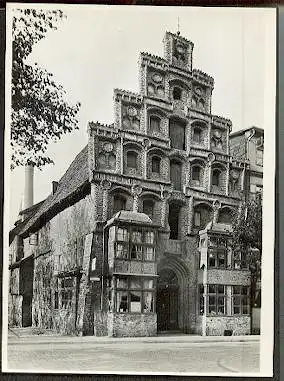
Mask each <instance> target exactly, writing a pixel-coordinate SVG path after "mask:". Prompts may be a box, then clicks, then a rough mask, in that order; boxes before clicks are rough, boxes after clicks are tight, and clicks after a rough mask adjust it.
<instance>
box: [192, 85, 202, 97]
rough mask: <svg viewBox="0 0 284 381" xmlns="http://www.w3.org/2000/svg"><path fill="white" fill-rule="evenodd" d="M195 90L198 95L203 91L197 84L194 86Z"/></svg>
mask: <svg viewBox="0 0 284 381" xmlns="http://www.w3.org/2000/svg"><path fill="white" fill-rule="evenodd" d="M194 92H195V93H196V94H197V95H201V94H202V93H203V91H202V89H201V87H199V86H197V87H195V88H194Z"/></svg>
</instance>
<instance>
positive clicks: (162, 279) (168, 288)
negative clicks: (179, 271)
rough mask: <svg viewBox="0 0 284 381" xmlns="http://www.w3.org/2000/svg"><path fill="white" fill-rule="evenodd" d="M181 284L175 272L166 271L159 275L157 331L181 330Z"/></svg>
mask: <svg viewBox="0 0 284 381" xmlns="http://www.w3.org/2000/svg"><path fill="white" fill-rule="evenodd" d="M178 310H179V284H178V278H177V276H176V274H175V272H174V271H173V270H170V269H164V270H162V271H161V273H160V274H159V278H158V285H157V329H158V331H173V330H178V329H179V322H178Z"/></svg>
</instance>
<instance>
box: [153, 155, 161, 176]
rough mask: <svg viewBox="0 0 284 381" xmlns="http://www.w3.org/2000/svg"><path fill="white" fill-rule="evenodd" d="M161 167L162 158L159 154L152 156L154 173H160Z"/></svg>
mask: <svg viewBox="0 0 284 381" xmlns="http://www.w3.org/2000/svg"><path fill="white" fill-rule="evenodd" d="M160 169H161V158H159V157H158V156H153V157H152V172H153V173H160Z"/></svg>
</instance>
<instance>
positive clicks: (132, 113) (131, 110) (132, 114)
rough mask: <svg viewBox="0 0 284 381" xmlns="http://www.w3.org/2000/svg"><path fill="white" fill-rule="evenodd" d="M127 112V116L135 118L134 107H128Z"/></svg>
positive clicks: (135, 111)
mask: <svg viewBox="0 0 284 381" xmlns="http://www.w3.org/2000/svg"><path fill="white" fill-rule="evenodd" d="M127 111H128V115H130V116H136V115H137V110H136V108H135V107H132V106H129V107H128V110H127Z"/></svg>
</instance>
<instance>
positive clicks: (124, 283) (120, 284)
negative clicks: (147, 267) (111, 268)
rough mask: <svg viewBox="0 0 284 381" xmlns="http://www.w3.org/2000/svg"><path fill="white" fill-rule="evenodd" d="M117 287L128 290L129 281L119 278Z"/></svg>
mask: <svg viewBox="0 0 284 381" xmlns="http://www.w3.org/2000/svg"><path fill="white" fill-rule="evenodd" d="M116 287H117V288H124V289H127V288H128V284H127V279H126V278H117V280H116Z"/></svg>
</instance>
